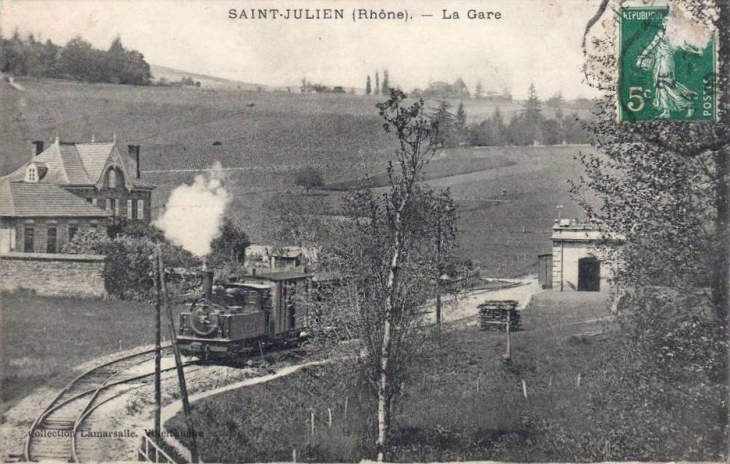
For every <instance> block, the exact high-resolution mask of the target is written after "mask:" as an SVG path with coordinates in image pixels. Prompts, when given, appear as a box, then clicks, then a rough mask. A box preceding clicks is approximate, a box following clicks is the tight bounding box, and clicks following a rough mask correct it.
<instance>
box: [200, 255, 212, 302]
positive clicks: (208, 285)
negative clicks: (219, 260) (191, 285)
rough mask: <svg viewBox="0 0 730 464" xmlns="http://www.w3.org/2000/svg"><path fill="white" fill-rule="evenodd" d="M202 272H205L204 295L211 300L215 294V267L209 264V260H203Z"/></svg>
mask: <svg viewBox="0 0 730 464" xmlns="http://www.w3.org/2000/svg"><path fill="white" fill-rule="evenodd" d="M201 273H202V274H203V296H204V297H205V298H206V299H207V300H210V299H211V297H212V296H213V269H211V268H210V266H209V265H208V261H205V262H203V268H202V269H201Z"/></svg>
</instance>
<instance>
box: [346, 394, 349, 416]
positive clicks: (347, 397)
mask: <svg viewBox="0 0 730 464" xmlns="http://www.w3.org/2000/svg"><path fill="white" fill-rule="evenodd" d="M348 399H349V396H346V397H345V419H347V400H348Z"/></svg>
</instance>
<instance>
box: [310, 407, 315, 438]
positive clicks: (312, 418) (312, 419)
mask: <svg viewBox="0 0 730 464" xmlns="http://www.w3.org/2000/svg"><path fill="white" fill-rule="evenodd" d="M310 418H311V421H312V424H311V426H312V436H313V437H314V411H312V412H311V413H310Z"/></svg>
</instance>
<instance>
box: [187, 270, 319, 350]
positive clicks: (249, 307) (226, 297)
mask: <svg viewBox="0 0 730 464" xmlns="http://www.w3.org/2000/svg"><path fill="white" fill-rule="evenodd" d="M311 277H312V276H311V275H309V274H304V273H300V272H293V271H287V272H277V273H272V274H261V275H258V276H246V277H244V278H243V279H241V280H240V281H239V280H238V279H231V280H229V281H226V282H215V283H213V272H212V271H210V270H207V269H205V270H204V271H203V296H201V297H200V298H198V299H196V300H195V301H193V302H192V303H190V307H189V309H188V310H187V311H183V312H181V313H180V321H179V322H180V323H179V331H178V335H177V345H178V347H179V348H180V352H181V353H182V354H183V355H186V356H197V357H200V358H203V359H224V358H235V357H240V356H243V355H245V354H247V353H250V352H252V351H255V352H259V351H261V352H263V350H264V349H268V348H271V347H277V348H278V347H286V346H296V345H299V344H301V343H302V341H304V340H305V339H306V338H307V328H306V327H305V326H304V325H305V323H306V320H307V314H306V311H307V307H306V305H304V304H303V303H304V302H305V301H306V298H307V296H308V293H309V283H310V279H311Z"/></svg>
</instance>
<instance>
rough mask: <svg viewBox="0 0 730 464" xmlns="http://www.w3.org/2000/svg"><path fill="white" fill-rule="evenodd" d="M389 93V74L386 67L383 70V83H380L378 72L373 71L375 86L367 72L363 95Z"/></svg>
mask: <svg viewBox="0 0 730 464" xmlns="http://www.w3.org/2000/svg"><path fill="white" fill-rule="evenodd" d="M370 94H372V95H390V74H389V73H388V70H387V69H384V70H383V83H382V84H381V83H380V74H379V73H378V71H375V87H373V82H372V81H371V80H370V75H369V74H368V77H367V79H366V80H365V95H370Z"/></svg>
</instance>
